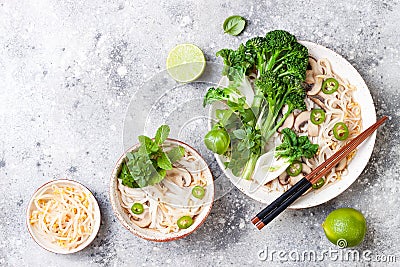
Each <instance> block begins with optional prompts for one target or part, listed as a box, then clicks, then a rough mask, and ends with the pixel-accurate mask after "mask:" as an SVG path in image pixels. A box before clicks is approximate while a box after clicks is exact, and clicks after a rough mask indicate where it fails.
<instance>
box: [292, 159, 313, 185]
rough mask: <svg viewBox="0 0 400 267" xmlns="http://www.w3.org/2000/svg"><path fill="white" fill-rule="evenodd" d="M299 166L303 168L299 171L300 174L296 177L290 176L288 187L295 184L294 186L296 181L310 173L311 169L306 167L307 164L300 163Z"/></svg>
mask: <svg viewBox="0 0 400 267" xmlns="http://www.w3.org/2000/svg"><path fill="white" fill-rule="evenodd" d="M301 165H302V168H303V169H302V171H301V173H300V174H299V175H297V176H292V177H290V179H289V184H290V185H295V184H296V183H297V182H298V181H300V180H301V179H302V178H303V177H304V176H306V175H307V174H309V173H311V168H310V167H308V165H307V164H305V163H302V164H301Z"/></svg>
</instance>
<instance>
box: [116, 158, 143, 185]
mask: <svg viewBox="0 0 400 267" xmlns="http://www.w3.org/2000/svg"><path fill="white" fill-rule="evenodd" d="M118 178H119V179H121V180H122V184H123V185H125V186H128V187H131V188H139V185H138V184H137V183H136V181H135V179H133V177H132V175H131V173H130V172H129V169H128V167H127V166H126V163H125V162H123V163H122V168H121V172H120V174H119V176H118Z"/></svg>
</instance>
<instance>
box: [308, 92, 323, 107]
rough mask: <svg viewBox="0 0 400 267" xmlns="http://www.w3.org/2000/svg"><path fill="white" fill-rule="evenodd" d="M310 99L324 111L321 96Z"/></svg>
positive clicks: (317, 95)
mask: <svg viewBox="0 0 400 267" xmlns="http://www.w3.org/2000/svg"><path fill="white" fill-rule="evenodd" d="M310 99H311V100H312V101H313V102H314V103H315V104H317V105H318V106H320V107H321V108H322V109H323V110H325V111H326V106H325V98H324V97H323V96H322V95H321V94H316V95H313V96H310Z"/></svg>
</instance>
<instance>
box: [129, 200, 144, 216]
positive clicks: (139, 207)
mask: <svg viewBox="0 0 400 267" xmlns="http://www.w3.org/2000/svg"><path fill="white" fill-rule="evenodd" d="M131 211H132V212H133V213H134V214H142V213H143V211H144V208H143V204H142V203H138V202H136V203H133V205H132V207H131Z"/></svg>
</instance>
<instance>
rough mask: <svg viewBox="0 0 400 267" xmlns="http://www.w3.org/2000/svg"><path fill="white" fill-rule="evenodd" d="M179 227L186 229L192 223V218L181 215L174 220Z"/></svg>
mask: <svg viewBox="0 0 400 267" xmlns="http://www.w3.org/2000/svg"><path fill="white" fill-rule="evenodd" d="M176 224H177V225H178V227H179V228H180V229H187V228H189V227H190V226H191V225H192V224H193V219H192V217H190V216H183V217H180V218H179V219H178V221H177V222H176Z"/></svg>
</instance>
